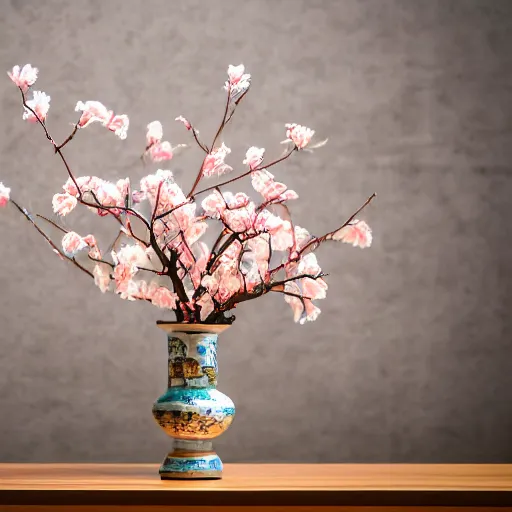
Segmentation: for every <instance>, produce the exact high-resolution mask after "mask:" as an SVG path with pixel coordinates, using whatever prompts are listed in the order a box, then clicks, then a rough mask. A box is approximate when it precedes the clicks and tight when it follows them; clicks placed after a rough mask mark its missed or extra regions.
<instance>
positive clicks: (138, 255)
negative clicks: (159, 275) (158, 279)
mask: <svg viewBox="0 0 512 512" xmlns="http://www.w3.org/2000/svg"><path fill="white" fill-rule="evenodd" d="M115 254H116V258H117V261H119V263H124V264H126V265H135V266H136V267H146V266H147V265H148V264H149V263H150V262H149V259H148V256H147V253H146V250H145V249H144V247H142V245H139V244H133V245H125V246H123V247H122V248H121V249H120V250H119V251H117V252H116V253H115Z"/></svg>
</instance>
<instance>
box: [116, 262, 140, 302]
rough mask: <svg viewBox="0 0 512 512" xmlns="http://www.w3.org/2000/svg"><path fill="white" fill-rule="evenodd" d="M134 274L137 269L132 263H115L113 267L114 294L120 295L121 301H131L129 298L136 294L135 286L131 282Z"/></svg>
mask: <svg viewBox="0 0 512 512" xmlns="http://www.w3.org/2000/svg"><path fill="white" fill-rule="evenodd" d="M136 273H137V267H136V266H135V265H133V264H132V263H117V264H116V265H115V267H114V280H115V282H116V293H118V294H120V295H121V298H122V299H128V300H132V299H131V297H132V296H133V295H134V294H136V293H137V286H136V285H135V283H134V282H133V281H132V278H133V276H134V275H135V274H136ZM134 285H135V286H134Z"/></svg>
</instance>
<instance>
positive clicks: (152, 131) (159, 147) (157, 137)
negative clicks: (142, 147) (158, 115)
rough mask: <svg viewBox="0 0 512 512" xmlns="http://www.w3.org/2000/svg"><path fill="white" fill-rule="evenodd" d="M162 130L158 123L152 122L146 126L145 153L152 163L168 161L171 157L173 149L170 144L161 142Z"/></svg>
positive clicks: (160, 124)
mask: <svg viewBox="0 0 512 512" xmlns="http://www.w3.org/2000/svg"><path fill="white" fill-rule="evenodd" d="M162 138H163V128H162V123H161V122H160V121H152V122H151V123H149V124H148V126H147V133H146V141H147V147H146V151H147V152H148V153H149V156H150V158H151V160H153V162H162V161H164V160H170V159H171V158H172V157H173V148H172V146H171V144H170V142H167V141H162Z"/></svg>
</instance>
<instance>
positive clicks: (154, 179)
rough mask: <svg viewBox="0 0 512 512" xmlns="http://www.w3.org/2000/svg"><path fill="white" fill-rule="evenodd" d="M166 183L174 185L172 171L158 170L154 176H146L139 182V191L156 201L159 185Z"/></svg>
mask: <svg viewBox="0 0 512 512" xmlns="http://www.w3.org/2000/svg"><path fill="white" fill-rule="evenodd" d="M166 182H167V183H174V176H173V174H172V171H168V170H164V169H158V171H157V172H156V173H155V174H148V175H147V176H144V178H142V179H141V180H140V189H141V191H142V192H143V193H144V194H146V195H147V196H149V197H152V198H153V200H156V196H157V193H158V188H159V187H160V184H161V183H166Z"/></svg>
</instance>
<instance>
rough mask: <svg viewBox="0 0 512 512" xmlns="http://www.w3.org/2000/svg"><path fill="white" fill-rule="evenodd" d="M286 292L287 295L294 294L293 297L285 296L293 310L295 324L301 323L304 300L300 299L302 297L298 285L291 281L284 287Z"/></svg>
mask: <svg viewBox="0 0 512 512" xmlns="http://www.w3.org/2000/svg"><path fill="white" fill-rule="evenodd" d="M284 291H285V292H286V293H290V294H293V295H286V294H285V296H284V300H285V302H286V303H288V304H289V305H290V307H291V308H292V312H293V321H294V322H295V323H297V322H299V321H300V319H301V317H302V313H303V312H304V304H303V303H302V300H301V299H300V298H299V297H301V296H302V294H301V291H300V288H299V286H298V285H297V283H294V282H293V281H290V282H288V283H286V284H285V285H284ZM296 295H298V297H296Z"/></svg>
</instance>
